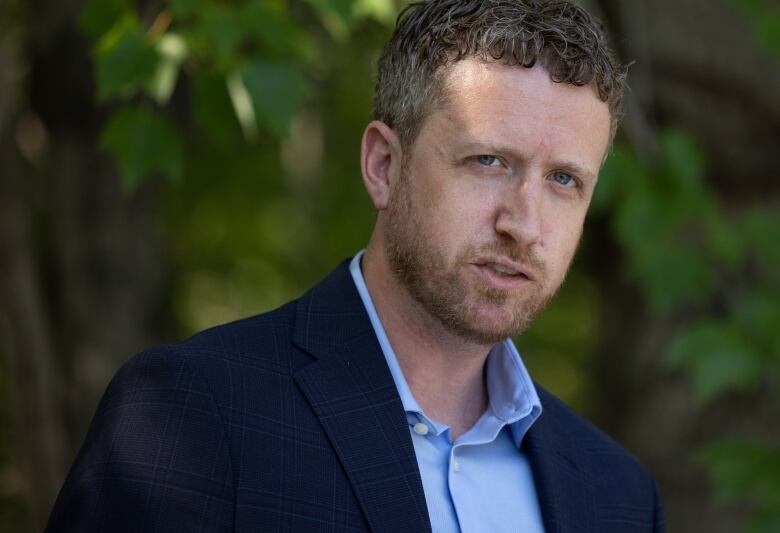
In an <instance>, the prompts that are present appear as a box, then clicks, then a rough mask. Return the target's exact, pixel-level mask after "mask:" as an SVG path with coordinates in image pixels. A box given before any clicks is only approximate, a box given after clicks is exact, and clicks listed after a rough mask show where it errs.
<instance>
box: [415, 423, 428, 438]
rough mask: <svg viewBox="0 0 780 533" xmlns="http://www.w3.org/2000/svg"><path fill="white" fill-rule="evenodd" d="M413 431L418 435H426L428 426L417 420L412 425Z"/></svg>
mask: <svg viewBox="0 0 780 533" xmlns="http://www.w3.org/2000/svg"><path fill="white" fill-rule="evenodd" d="M414 432H415V433H417V434H418V435H427V434H428V426H426V425H425V424H423V423H422V422H417V423H416V424H415V425H414Z"/></svg>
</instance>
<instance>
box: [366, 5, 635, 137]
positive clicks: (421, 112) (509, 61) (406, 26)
mask: <svg viewBox="0 0 780 533" xmlns="http://www.w3.org/2000/svg"><path fill="white" fill-rule="evenodd" d="M467 57H476V58H479V59H482V60H485V61H500V62H503V63H504V64H506V65H510V66H514V65H517V66H522V67H527V68H530V67H532V66H534V65H535V64H536V63H537V62H538V63H539V64H540V65H541V66H542V67H544V68H545V70H547V71H548V72H549V73H550V77H551V78H552V80H553V81H555V82H560V83H570V84H572V85H577V86H585V85H590V84H593V86H594V87H595V89H596V90H597V92H598V95H599V97H600V99H601V100H602V101H603V102H606V103H607V105H608V106H609V111H610V116H611V118H612V122H611V128H610V129H611V135H610V139H612V138H614V135H615V131H616V130H617V124H618V121H619V119H620V116H621V114H622V106H623V92H624V90H625V82H626V67H625V66H623V65H622V64H621V63H620V62H619V61H618V59H617V57H616V56H615V54H614V52H612V50H611V49H610V48H609V46H608V44H607V39H606V36H605V34H604V30H603V28H602V26H601V23H600V22H599V21H598V20H596V19H595V18H594V17H592V16H591V15H590V14H588V12H587V11H585V10H584V9H583V8H582V7H580V6H578V5H575V4H572V3H571V2H568V1H566V0H427V1H421V2H414V3H412V4H410V5H408V6H407V7H406V8H405V9H404V10H403V11H401V14H400V15H399V16H398V21H397V23H396V28H395V31H394V32H393V35H392V36H391V38H390V40H389V41H388V42H387V44H386V45H385V47H384V50H383V51H382V55H381V56H380V58H379V64H378V68H377V81H376V90H375V93H374V118H375V119H377V120H381V121H382V122H384V123H386V124H387V125H388V126H390V127H391V128H393V129H394V130H395V131H396V133H397V134H398V137H399V139H400V142H401V145H402V146H403V147H404V148H405V149H406V148H408V147H409V146H411V144H412V143H413V142H414V140H415V138H416V136H417V134H418V132H419V129H420V127H421V126H422V123H423V121H424V120H425V118H426V117H427V116H428V114H429V113H430V112H431V111H432V110H433V109H434V108H435V107H436V105H437V104H438V103H439V102H440V101H441V99H442V96H443V89H444V86H443V80H444V72H445V69H444V68H442V67H446V66H447V65H448V64H449V63H450V62H455V61H459V60H461V59H464V58H467Z"/></svg>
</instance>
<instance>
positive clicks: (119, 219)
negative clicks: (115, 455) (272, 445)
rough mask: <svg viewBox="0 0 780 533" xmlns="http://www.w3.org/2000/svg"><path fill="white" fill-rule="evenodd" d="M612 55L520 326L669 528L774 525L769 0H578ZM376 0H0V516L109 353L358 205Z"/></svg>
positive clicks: (43, 474) (104, 371)
mask: <svg viewBox="0 0 780 533" xmlns="http://www.w3.org/2000/svg"><path fill="white" fill-rule="evenodd" d="M582 3H584V4H585V5H586V7H588V8H589V9H590V10H591V12H592V13H594V14H596V15H597V16H599V17H600V18H602V19H603V20H605V21H606V25H607V27H608V29H609V32H610V34H611V36H612V38H613V39H612V40H613V45H614V46H615V48H616V49H617V50H618V51H619V53H620V55H621V56H622V57H623V58H624V60H626V61H635V63H634V64H633V66H632V67H631V70H630V85H631V91H630V93H629V95H628V103H627V115H626V118H625V121H624V125H623V128H622V132H621V133H620V134H619V136H618V139H617V141H616V145H615V149H614V153H613V154H612V155H611V156H610V158H609V160H608V162H607V164H606V167H605V169H604V170H603V172H602V176H601V182H600V184H599V187H598V189H597V195H596V197H595V199H594V204H593V207H592V212H591V215H590V217H589V220H588V222H587V226H586V232H585V236H584V239H583V245H582V248H581V250H580V254H579V256H578V258H577V260H576V262H575V266H574V268H573V269H572V272H571V273H570V275H569V279H568V281H567V283H566V285H565V286H564V288H563V289H562V291H561V293H560V294H559V296H558V297H557V298H556V300H555V301H554V302H553V304H552V305H551V307H550V308H549V309H548V311H547V312H546V313H545V314H544V315H543V316H542V317H541V318H540V319H539V321H538V322H537V323H536V324H535V325H534V327H533V328H532V330H530V331H528V332H527V333H525V334H524V335H522V336H521V337H519V338H518V339H516V341H517V344H518V346H519V348H520V350H521V353H523V354H524V358H525V360H526V362H527V364H528V366H529V367H530V369H531V372H532V374H533V375H534V376H535V377H536V379H537V380H538V381H539V382H540V383H542V384H543V385H544V386H546V387H547V388H549V389H551V390H552V391H553V392H555V393H557V394H558V395H560V396H562V397H563V398H564V399H565V400H567V401H568V402H569V403H571V404H572V405H573V406H574V407H575V408H577V409H578V410H579V411H580V412H582V413H584V414H585V415H586V416H588V417H589V418H590V419H591V420H593V421H595V422H596V424H597V425H599V426H600V427H602V428H603V429H605V430H606V431H607V432H609V433H610V434H611V435H613V436H615V437H616V438H617V439H618V440H619V441H620V442H622V443H623V444H624V445H625V446H626V447H627V448H628V449H629V450H630V451H631V452H633V453H634V454H635V455H637V456H638V457H639V458H640V459H641V460H642V462H643V463H644V464H646V465H647V466H648V467H649V469H650V470H651V471H652V472H653V473H654V475H655V476H656V478H657V480H658V483H659V486H660V489H661V493H662V496H663V498H664V500H665V505H666V512H667V520H668V524H669V530H670V531H708V532H734V531H756V532H759V531H767V532H769V531H780V392H779V391H780V388H779V387H778V380H779V379H780V372H778V368H779V367H780V179H778V178H780V176H779V175H778V153H779V152H780V3H778V2H777V0H652V1H651V0H632V1H631V2H625V1H622V2H621V1H619V0H591V1H585V2H582ZM400 4H401V2H396V1H393V0H232V1H228V0H137V1H136V0H0V530H2V531H21V532H24V531H38V530H40V529H41V528H42V527H43V524H44V523H45V520H46V518H47V516H48V512H49V510H50V508H51V506H52V504H53V500H54V497H55V496H56V493H57V491H58V490H59V487H60V485H61V483H62V481H63V479H64V476H65V473H66V471H67V468H68V467H69V465H70V463H71V462H72V460H73V457H74V455H75V453H76V451H77V449H78V446H79V445H80V443H81V441H82V440H83V437H84V434H85V431H86V427H87V424H88V422H89V419H90V417H91V415H92V413H93V412H94V409H95V406H96V404H97V400H98V398H99V396H100V394H101V393H102V391H103V390H104V388H105V386H106V384H107V382H108V380H109V379H110V377H111V375H112V374H113V373H114V372H115V371H116V369H117V368H118V367H119V366H120V365H121V364H122V362H124V361H125V360H126V359H128V358H129V357H130V356H131V355H132V354H133V353H134V352H137V351H139V350H141V349H143V348H144V347H146V346H148V345H149V344H152V343H157V342H175V341H176V340H179V339H182V338H184V337H186V336H188V335H189V334H191V333H193V332H195V331H197V330H199V329H202V328H205V327H208V326H211V325H214V324H217V323H221V322H225V321H228V320H231V319H234V318H238V317H241V316H246V315H249V314H253V313H257V312H262V311H265V310H268V309H271V308H273V307H275V306H277V305H279V304H281V303H283V302H285V301H287V300H289V299H291V298H294V297H296V296H298V295H300V294H301V293H302V292H303V291H304V290H305V289H306V288H308V287H309V286H311V285H312V284H313V283H314V282H316V280H318V279H319V278H320V277H322V276H323V275H325V274H326V273H327V272H329V271H330V269H332V268H333V267H334V266H335V265H336V264H337V262H338V261H340V260H341V259H342V258H344V257H347V256H349V255H351V254H353V253H354V252H355V251H356V250H359V249H360V248H361V247H362V246H363V245H364V244H365V242H366V240H367V238H368V236H369V233H370V230H371V227H372V223H373V218H374V214H373V212H372V210H371V206H370V204H369V201H368V199H367V198H366V196H365V194H364V192H363V189H362V184H361V181H360V173H359V164H358V151H359V140H360V136H361V133H362V128H363V127H364V125H365V124H366V123H367V122H368V121H369V120H370V108H371V93H372V88H373V67H374V63H375V61H376V58H377V56H378V53H379V50H380V48H381V46H382V44H383V42H384V40H385V39H386V38H387V36H388V35H389V33H390V31H391V30H392V26H393V22H394V20H395V16H396V14H397V12H398V9H399V8H400Z"/></svg>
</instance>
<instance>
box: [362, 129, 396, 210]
mask: <svg viewBox="0 0 780 533" xmlns="http://www.w3.org/2000/svg"><path fill="white" fill-rule="evenodd" d="M400 167H401V143H400V142H399V140H398V136H397V135H396V134H395V132H394V131H393V130H392V129H391V128H390V126H388V125H387V124H385V123H384V122H380V121H378V120H374V121H373V122H371V123H369V125H368V126H366V130H365V131H364V132H363V141H362V142H361V144H360V169H361V171H362V172H363V184H364V185H365V186H366V191H368V195H369V196H370V197H371V201H372V202H373V203H374V207H376V209H377V210H379V211H382V210H384V209H386V208H387V199H388V197H389V194H390V184H391V183H392V182H393V181H394V180H395V179H396V176H397V175H398V172H399V171H400Z"/></svg>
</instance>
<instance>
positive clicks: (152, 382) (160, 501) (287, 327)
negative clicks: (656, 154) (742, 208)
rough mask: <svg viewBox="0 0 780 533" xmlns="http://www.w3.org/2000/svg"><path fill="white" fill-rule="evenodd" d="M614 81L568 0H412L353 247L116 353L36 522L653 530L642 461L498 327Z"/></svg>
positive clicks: (389, 77)
mask: <svg viewBox="0 0 780 533" xmlns="http://www.w3.org/2000/svg"><path fill="white" fill-rule="evenodd" d="M623 83H624V69H623V68H622V67H621V66H620V65H619V64H618V63H617V62H616V60H615V59H614V58H613V56H612V54H611V52H610V51H609V50H608V48H607V46H606V44H605V40H604V36H603V34H602V32H601V30H600V28H599V26H598V25H597V24H596V23H595V22H594V21H593V20H592V19H591V18H590V17H589V15H588V14H587V13H586V12H585V11H583V10H582V9H581V8H579V7H575V6H574V5H572V4H569V3H567V2H564V1H560V0H550V1H547V2H539V1H534V0H484V1H454V0H443V1H437V0H434V1H430V2H425V3H418V4H415V5H413V6H411V7H410V8H409V9H408V10H406V11H405V12H404V14H403V15H402V17H401V18H400V21H399V24H398V27H397V28H396V31H395V33H394V35H393V37H392V38H391V40H390V42H389V43H388V44H387V46H386V48H385V50H384V53H383V55H382V58H381V59H380V62H379V74H378V80H377V90H376V97H375V118H376V120H374V121H373V122H371V123H370V124H369V125H368V127H367V128H366V130H365V133H364V136H363V141H362V146H361V169H362V174H363V179H364V183H365V186H366V189H367V191H368V194H369V196H370V198H371V200H372V202H373V204H374V206H375V207H376V209H377V213H378V214H377V222H376V226H375V228H374V231H373V234H372V236H371V239H370V241H369V243H368V246H367V248H366V250H365V251H364V252H362V253H360V254H358V255H357V256H356V257H355V258H353V259H352V260H351V261H345V262H344V263H342V264H341V265H340V266H339V267H338V268H337V269H336V270H335V271H334V272H333V273H331V274H330V276H328V277H327V278H326V279H325V280H323V281H322V282H321V283H320V284H318V285H317V286H315V287H314V288H313V289H311V290H310V291H309V292H308V293H307V294H305V295H304V296H303V297H302V298H300V299H299V300H296V301H293V302H290V303H289V304H287V305H285V306H284V307H282V308H280V309H278V310H276V311H273V312H270V313H267V314H264V315H260V316H257V317H252V318H249V319H245V320H242V321H239V322H236V323H233V324H228V325H225V326H220V327H217V328H214V329H211V330H209V331H206V332H204V333H201V334H199V335H197V336H195V337H194V338H192V339H190V340H188V341H186V342H185V343H183V344H179V345H173V346H162V347H157V348H153V349H151V350H149V351H147V352H145V353H142V354H140V355H138V356H136V357H135V358H134V359H133V360H132V361H131V362H130V363H128V364H127V365H126V366H125V367H124V368H123V369H122V370H120V372H119V373H118V375H117V376H116V378H115V379H114V380H113V382H112V383H111V385H110V386H109V388H108V391H107V392H106V395H105V397H104V398H103V400H102V402H101V405H100V407H99V409H98V413H97V415H96V416H95V420H94V422H93V424H92V427H91V428H90V431H89V434H88V435H87V438H86V443H85V445H84V447H83V449H82V450H81V452H80V454H79V456H78V458H77V459H76V463H75V464H74V466H73V469H72V470H71V473H70V475H69V477H68V479H67V481H66V483H65V486H64V487H63V489H62V492H61V494H60V496H59V498H58V501H57V503H56V505H55V509H54V511H53V514H52V517H51V520H50V524H49V530H50V531H111V532H120V531H296V532H297V531H337V532H341V531H366V530H370V531H375V532H380V531H385V532H399V531H431V530H432V531H436V532H449V531H466V532H489V531H522V532H536V531H547V532H548V533H551V532H556V531H558V532H575V531H577V532H599V533H602V532H612V531H614V532H633V531H660V530H662V529H663V518H662V513H661V507H660V503H659V499H658V495H657V493H656V489H655V485H654V482H653V480H652V479H651V478H650V477H649V476H648V475H647V474H646V473H645V471H644V470H643V469H642V467H641V466H640V465H639V464H638V463H637V462H636V461H635V460H634V459H633V458H631V457H630V456H629V455H628V454H626V453H625V452H624V451H623V450H622V449H621V448H620V447H619V446H618V445H616V444H615V443H614V442H612V441H611V440H609V439H608V438H607V437H606V436H604V435H603V434H601V433H600V432H599V431H597V430H596V429H594V428H593V427H592V426H590V425H589V424H588V423H586V422H585V421H583V420H581V419H580V418H579V417H578V416H577V415H575V414H574V413H573V412H572V411H570V410H569V409H568V408H566V407H565V406H564V405H563V404H561V403H560V402H559V401H558V400H556V399H555V398H554V397H552V396H551V395H550V394H549V393H547V392H546V391H544V390H543V389H541V388H539V387H535V385H534V384H533V382H532V381H531V379H530V377H529V376H528V374H527V372H526V370H525V368H524V366H523V363H522V360H521V359H520V357H519V355H518V354H517V351H516V350H515V348H514V346H513V344H512V342H511V340H509V337H510V336H511V335H514V334H516V333H518V332H521V331H523V329H525V328H526V327H527V326H528V324H529V323H530V322H531V321H532V320H533V318H534V316H536V314H537V313H538V312H539V311H540V310H541V309H542V308H543V307H544V305H545V304H546V302H547V301H548V300H549V299H550V298H551V297H552V295H553V293H554V292H555V291H556V289H557V288H558V286H559V285H560V284H561V282H562V281H563V279H564V277H565V274H566V271H567V268H568V266H569V264H570V262H571V260H572V257H573V255H574V252H575V250H576V248H577V243H578V240H579V238H580V234H581V231H582V225H583V220H584V218H585V214H586V211H587V208H588V204H589V202H590V199H591V196H592V194H593V190H594V187H595V186H596V180H597V176H598V172H599V169H600V167H601V164H602V162H603V160H604V158H605V155H606V153H607V150H608V147H609V145H610V143H611V139H612V137H613V135H614V131H615V127H616V123H617V118H618V116H619V113H620V107H621V99H622V90H623Z"/></svg>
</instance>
